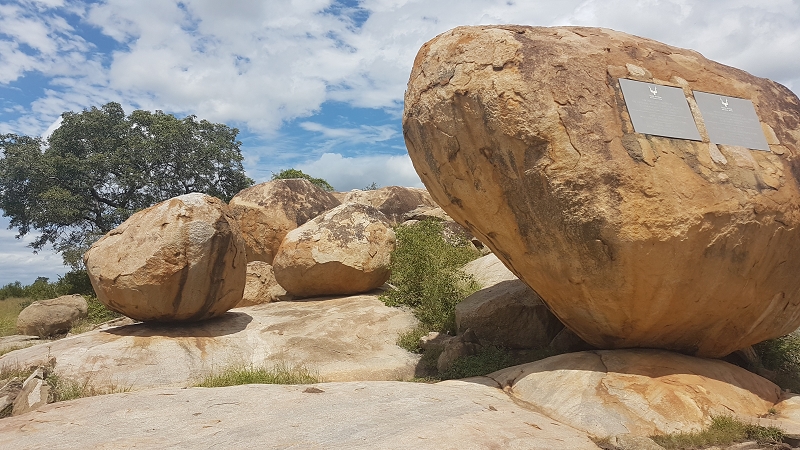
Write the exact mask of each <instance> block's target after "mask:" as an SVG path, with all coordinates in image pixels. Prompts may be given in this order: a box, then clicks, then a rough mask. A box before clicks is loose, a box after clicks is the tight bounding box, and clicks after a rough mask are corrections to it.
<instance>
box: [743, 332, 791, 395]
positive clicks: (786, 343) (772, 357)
mask: <svg viewBox="0 0 800 450" xmlns="http://www.w3.org/2000/svg"><path fill="white" fill-rule="evenodd" d="M753 348H754V349H755V351H756V353H757V354H758V355H759V357H760V358H761V364H762V365H763V367H764V368H765V369H767V370H772V371H774V372H775V380H774V381H775V383H776V384H777V385H778V386H780V387H781V388H783V389H789V390H791V391H793V392H796V393H800V336H798V335H796V334H794V333H792V334H789V335H786V336H782V337H779V338H776V339H770V340H767V341H764V342H761V343H758V344H756V345H754V346H753Z"/></svg>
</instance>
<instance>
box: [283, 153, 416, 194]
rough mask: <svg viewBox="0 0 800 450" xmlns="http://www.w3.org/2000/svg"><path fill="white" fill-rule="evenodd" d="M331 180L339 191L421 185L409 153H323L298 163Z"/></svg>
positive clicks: (307, 169) (314, 173) (310, 171)
mask: <svg viewBox="0 0 800 450" xmlns="http://www.w3.org/2000/svg"><path fill="white" fill-rule="evenodd" d="M297 168H298V169H300V170H302V171H303V172H304V173H308V174H312V175H313V176H315V177H317V178H322V179H324V180H326V181H327V182H328V183H330V184H331V185H332V186H333V187H334V188H335V189H336V190H338V191H349V190H352V189H362V188H364V187H366V186H369V185H371V184H372V183H377V184H378V185H379V186H407V187H424V186H423V185H422V181H420V179H419V176H417V172H416V171H414V166H413V165H412V164H411V158H409V157H408V155H369V156H355V157H348V156H343V155H341V154H339V153H325V154H323V155H322V156H321V157H320V158H319V159H317V160H313V161H307V162H304V163H301V164H299V165H298V166H297Z"/></svg>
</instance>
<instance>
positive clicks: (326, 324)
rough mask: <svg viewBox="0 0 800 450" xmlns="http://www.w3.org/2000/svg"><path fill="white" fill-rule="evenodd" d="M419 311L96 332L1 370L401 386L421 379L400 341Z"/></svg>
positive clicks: (241, 311)
mask: <svg viewBox="0 0 800 450" xmlns="http://www.w3.org/2000/svg"><path fill="white" fill-rule="evenodd" d="M416 323H417V322H416V319H415V318H414V317H413V315H412V314H411V313H410V312H408V311H405V310H403V309H399V308H390V307H387V306H386V305H384V304H383V302H381V301H380V300H378V298H377V296H374V295H360V296H353V297H339V298H330V299H322V300H321V299H311V300H307V301H302V302H277V303H268V304H264V305H258V306H252V307H247V308H237V309H234V310H232V311H230V312H228V313H227V314H225V315H224V316H222V317H220V318H217V319H212V320H208V321H204V322H199V323H187V324H181V325H177V324H146V323H141V324H135V325H128V326H122V327H117V328H111V329H106V330H96V331H90V332H87V333H84V334H80V335H77V336H73V337H68V338H65V339H62V340H59V341H55V342H50V343H47V344H40V345H36V346H33V347H29V348H25V349H22V350H16V351H13V352H11V353H8V354H6V355H4V356H2V357H0V367H3V366H5V365H14V364H17V363H20V364H25V365H33V364H42V363H44V362H46V361H47V360H48V358H49V357H51V356H52V357H55V358H56V364H55V368H54V372H55V373H56V374H57V375H60V376H62V377H67V378H72V379H76V380H79V381H83V380H88V382H89V384H90V385H93V386H97V387H117V388H130V389H133V390H136V389H144V388H148V387H156V386H178V387H184V386H189V385H192V384H195V383H197V382H198V381H200V378H202V377H203V376H204V375H206V374H208V373H211V372H213V371H215V370H219V369H222V368H224V367H227V366H229V365H250V364H253V365H257V366H258V365H266V366H268V367H271V366H272V365H274V364H276V363H281V362H285V363H289V364H300V365H304V366H305V367H306V368H308V369H311V370H312V371H316V372H318V374H319V376H320V377H322V379H324V380H325V381H351V380H402V379H408V378H411V377H413V376H414V371H415V367H416V365H417V362H418V360H419V356H418V355H414V354H411V353H408V352H407V351H405V350H403V349H401V348H400V347H398V346H397V345H396V344H395V342H396V341H397V336H398V335H399V334H400V333H401V332H404V331H407V330H409V329H411V328H413V327H414V326H415V325H416Z"/></svg>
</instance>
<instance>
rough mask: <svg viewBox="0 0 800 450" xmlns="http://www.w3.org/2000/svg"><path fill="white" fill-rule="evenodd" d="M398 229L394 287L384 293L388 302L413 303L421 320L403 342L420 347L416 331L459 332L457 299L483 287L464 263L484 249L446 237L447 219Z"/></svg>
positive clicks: (415, 349) (411, 306)
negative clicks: (445, 222) (464, 267)
mask: <svg viewBox="0 0 800 450" xmlns="http://www.w3.org/2000/svg"><path fill="white" fill-rule="evenodd" d="M395 235H396V237H397V246H396V248H395V250H394V251H393V252H392V260H391V266H390V267H391V271H392V275H391V277H390V278H389V283H390V284H391V285H392V286H393V287H394V289H391V290H388V291H387V292H385V293H384V294H383V295H382V296H381V299H382V300H383V301H384V303H386V304H387V305H388V306H401V305H402V306H408V307H410V308H412V309H413V311H414V315H415V316H416V317H417V319H419V321H420V326H419V327H418V328H417V329H415V330H412V331H411V332H410V333H409V334H408V335H404V336H401V338H400V342H401V343H402V345H403V347H404V348H406V349H409V350H412V351H417V352H419V349H418V348H417V346H416V343H415V342H414V340H413V339H414V337H415V336H423V335H425V334H426V333H427V332H429V331H439V332H450V333H455V308H456V305H457V304H458V303H459V302H460V301H462V300H463V299H464V298H466V297H467V296H468V295H470V294H472V293H473V292H475V291H477V290H478V289H479V288H480V286H479V285H478V283H477V282H476V281H475V280H474V279H473V278H472V277H471V276H469V275H467V274H465V273H464V272H463V271H462V270H461V267H463V266H464V264H466V263H468V262H470V261H472V260H473V259H475V258H477V257H478V256H480V255H479V253H478V251H477V250H475V248H474V247H473V246H472V245H471V243H470V242H469V241H468V240H467V239H466V238H465V237H462V238H461V239H455V242H450V241H449V240H447V239H445V238H444V235H443V224H442V223H441V222H440V221H437V220H432V219H427V220H423V221H420V222H418V223H415V224H413V225H401V226H398V227H395ZM417 339H418V338H417Z"/></svg>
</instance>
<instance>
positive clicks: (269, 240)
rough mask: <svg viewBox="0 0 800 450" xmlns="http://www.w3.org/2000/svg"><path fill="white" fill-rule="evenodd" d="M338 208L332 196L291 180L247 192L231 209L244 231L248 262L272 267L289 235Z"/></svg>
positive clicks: (236, 198) (307, 182) (304, 182)
mask: <svg viewBox="0 0 800 450" xmlns="http://www.w3.org/2000/svg"><path fill="white" fill-rule="evenodd" d="M339 204H340V202H339V200H337V199H336V198H335V197H334V196H333V195H331V193H330V192H325V191H324V190H322V189H320V188H318V187H317V186H315V185H314V184H312V183H311V182H310V181H308V180H305V179H302V178H292V179H287V180H272V181H268V182H266V183H261V184H257V185H255V186H253V187H250V188H247V189H245V190H243V191H241V192H239V193H238V194H236V195H235V196H234V197H233V198H232V199H231V201H230V208H231V211H232V212H233V215H234V217H236V221H237V222H238V223H239V228H240V229H241V230H242V236H243V237H244V242H245V246H246V248H247V261H248V262H252V261H264V262H266V263H268V264H272V260H273V258H275V252H277V251H278V247H279V246H280V245H281V241H283V238H284V236H286V233H288V232H289V231H290V230H294V229H295V228H297V227H299V226H300V225H302V224H304V223H306V222H308V221H309V220H311V219H313V218H314V217H317V216H318V215H319V214H320V213H322V212H323V211H326V210H329V209H331V208H334V207H336V206H339Z"/></svg>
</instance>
